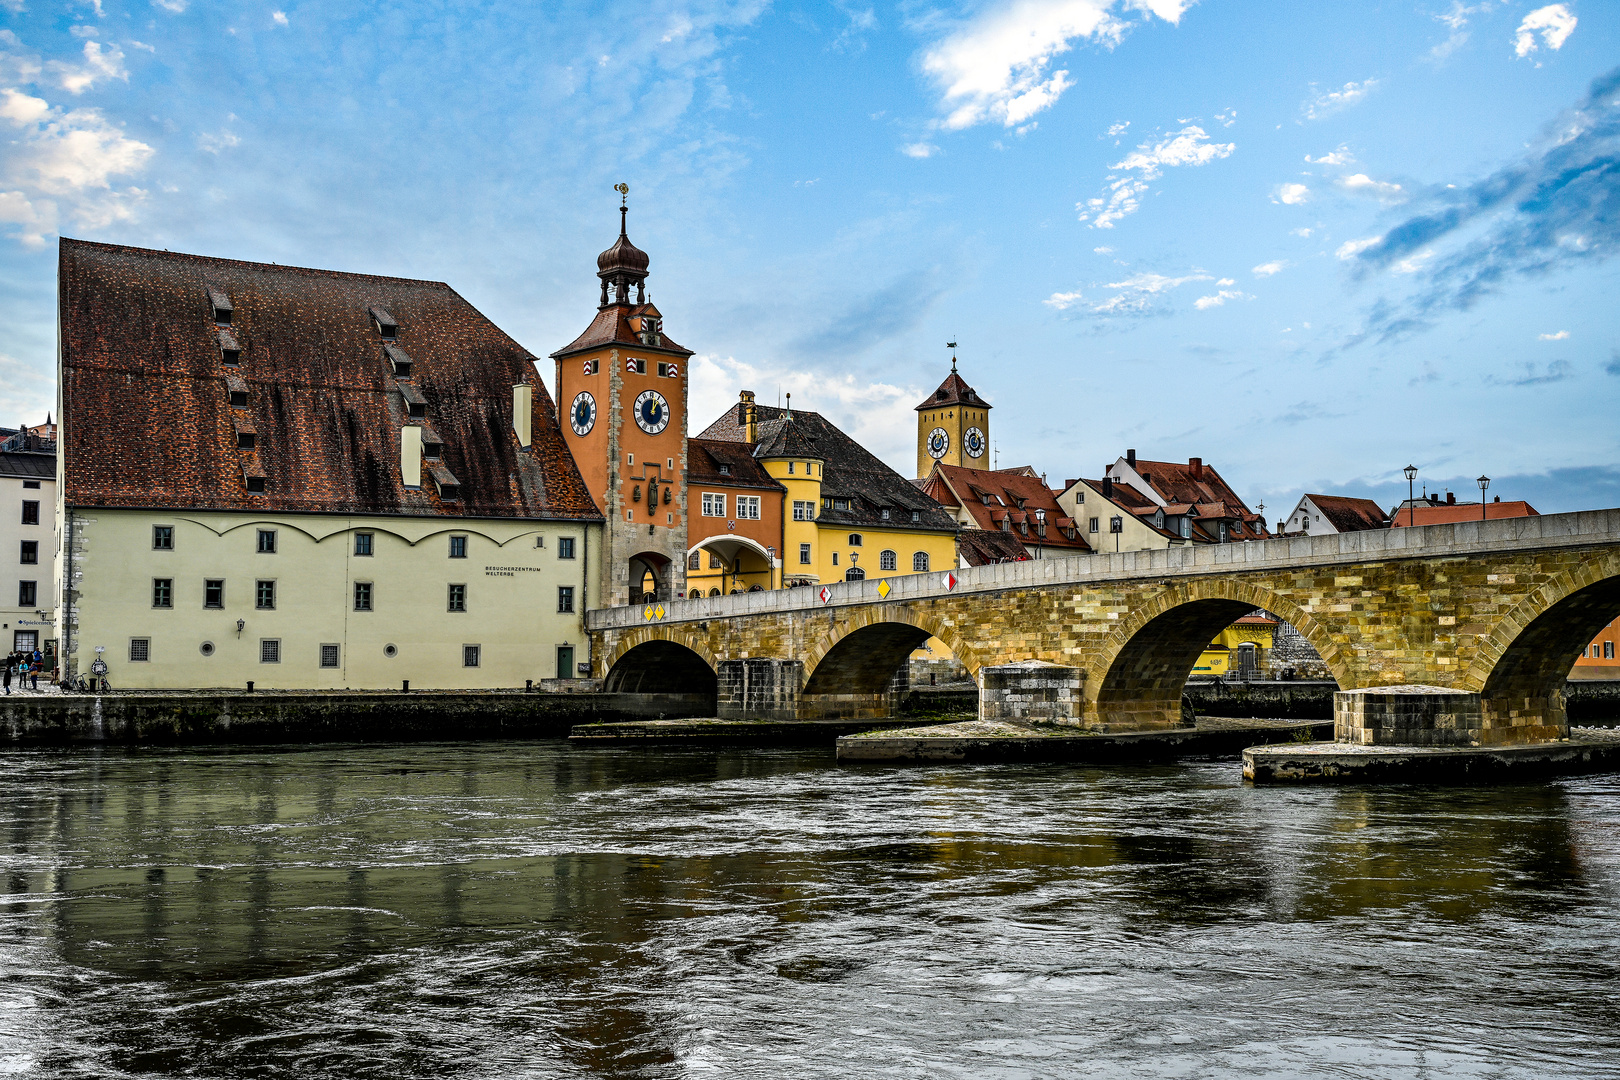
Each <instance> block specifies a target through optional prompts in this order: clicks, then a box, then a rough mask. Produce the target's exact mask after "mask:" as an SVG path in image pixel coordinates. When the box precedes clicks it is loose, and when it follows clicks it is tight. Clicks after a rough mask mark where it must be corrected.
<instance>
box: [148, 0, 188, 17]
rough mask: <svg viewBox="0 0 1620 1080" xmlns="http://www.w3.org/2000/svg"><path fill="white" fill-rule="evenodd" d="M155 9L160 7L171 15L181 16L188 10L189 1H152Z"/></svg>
mask: <svg viewBox="0 0 1620 1080" xmlns="http://www.w3.org/2000/svg"><path fill="white" fill-rule="evenodd" d="M152 6H153V7H160V8H162V9H163V10H164V11H167V12H168V13H169V14H171V15H179V14H180V13H181V12H183V11H185V10H186V7H187V6H188V0H152Z"/></svg>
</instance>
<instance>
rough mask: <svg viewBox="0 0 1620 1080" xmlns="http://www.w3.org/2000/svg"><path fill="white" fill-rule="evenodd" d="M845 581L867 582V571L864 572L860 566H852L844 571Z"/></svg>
mask: <svg viewBox="0 0 1620 1080" xmlns="http://www.w3.org/2000/svg"><path fill="white" fill-rule="evenodd" d="M844 580H845V581H865V580H866V571H865V570H862V569H861V568H860V567H858V566H852V567H850V568H849V569H848V570H845V571H844Z"/></svg>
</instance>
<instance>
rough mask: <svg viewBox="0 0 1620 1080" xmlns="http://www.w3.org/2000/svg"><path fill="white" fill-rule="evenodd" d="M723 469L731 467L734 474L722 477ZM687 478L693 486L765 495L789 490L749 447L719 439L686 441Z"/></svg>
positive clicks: (730, 473) (745, 444)
mask: <svg viewBox="0 0 1620 1080" xmlns="http://www.w3.org/2000/svg"><path fill="white" fill-rule="evenodd" d="M721 465H726V466H728V467H729V468H730V470H731V471H730V472H729V473H725V474H722V473H721V472H720V466H721ZM686 475H687V479H688V482H689V483H693V484H729V485H731V486H732V487H743V488H760V489H763V490H765V491H786V490H787V488H785V487H783V486H782V485H781V484H779V483H777V482H776V481H775V480H774V479H772V478H771V474H770V473H768V472H766V471H765V467H764V466H763V465H761V464H760V463H759V462H758V461H757V460H755V458H754V455H753V454H752V453H750V452H749V447H748V444H747V443H735V442H722V441H719V440H716V439H688V440H686Z"/></svg>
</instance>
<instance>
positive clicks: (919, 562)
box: [911, 551, 928, 573]
mask: <svg viewBox="0 0 1620 1080" xmlns="http://www.w3.org/2000/svg"><path fill="white" fill-rule="evenodd" d="M911 569H912V570H913V571H915V572H917V573H921V572H923V571H924V570H927V569H928V552H926V551H919V552H917V553H916V554H915V555H913V556H912V557H911Z"/></svg>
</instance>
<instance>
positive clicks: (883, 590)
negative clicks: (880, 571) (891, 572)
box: [878, 578, 894, 600]
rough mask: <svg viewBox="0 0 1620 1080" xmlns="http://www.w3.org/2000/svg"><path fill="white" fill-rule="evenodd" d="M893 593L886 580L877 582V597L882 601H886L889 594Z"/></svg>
mask: <svg viewBox="0 0 1620 1080" xmlns="http://www.w3.org/2000/svg"><path fill="white" fill-rule="evenodd" d="M893 591H894V590H893V589H890V588H889V579H888V578H884V579H883V580H882V581H880V582H878V595H879V596H881V597H882V598H883V599H885V600H887V599H888V598H889V593H891V592H893Z"/></svg>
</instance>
